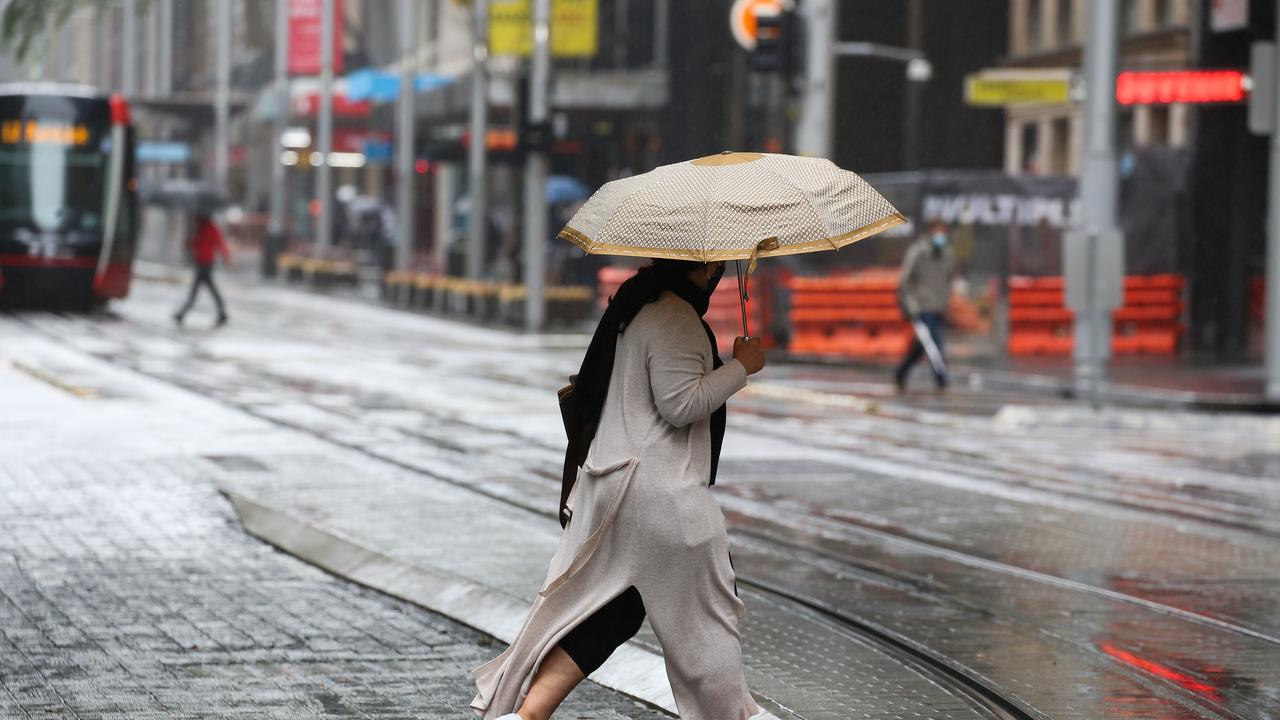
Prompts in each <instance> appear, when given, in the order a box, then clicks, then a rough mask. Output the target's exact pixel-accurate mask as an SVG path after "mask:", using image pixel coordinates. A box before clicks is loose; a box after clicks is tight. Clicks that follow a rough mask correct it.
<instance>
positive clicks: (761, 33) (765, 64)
mask: <svg viewBox="0 0 1280 720" xmlns="http://www.w3.org/2000/svg"><path fill="white" fill-rule="evenodd" d="M795 25H796V23H795V13H794V12H792V11H791V10H782V11H780V12H777V11H772V10H766V11H764V12H757V13H756V47H755V49H754V50H752V51H751V55H750V59H749V67H750V68H751V69H752V70H754V71H755V72H770V73H779V74H781V75H782V76H783V77H790V76H791V73H792V72H793V69H794V68H793V65H794V57H793V56H794V54H795V48H794V47H793V46H794V45H795V40H796V38H795V33H796V26H795Z"/></svg>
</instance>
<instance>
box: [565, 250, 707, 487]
mask: <svg viewBox="0 0 1280 720" xmlns="http://www.w3.org/2000/svg"><path fill="white" fill-rule="evenodd" d="M698 264H699V263H692V262H684V261H670V260H656V261H654V264H653V265H650V266H648V267H643V268H641V269H640V270H639V272H637V273H636V274H635V275H634V276H632V277H631V278H629V279H628V280H627V281H626V282H624V283H622V285H621V287H619V288H618V292H617V293H615V294H614V296H613V297H612V298H610V300H609V307H608V308H606V309H605V311H604V316H603V317H601V318H600V324H599V325H598V326H597V327H596V332H595V335H593V336H592V338H591V344H590V345H588V346H587V354H586V356H584V357H583V358H582V367H581V368H580V369H579V370H578V374H577V375H576V376H575V379H574V385H573V395H572V407H571V408H566V410H567V411H568V413H567V414H566V428H565V429H566V431H568V434H569V449H568V452H567V453H566V454H565V477H566V478H568V477H569V474H570V473H575V474H576V468H578V467H581V466H582V463H583V462H584V461H585V460H586V457H587V451H588V449H590V447H591V441H592V440H593V439H595V436H596V428H597V426H599V424H600V415H601V414H602V413H603V412H604V401H605V397H606V396H607V395H608V393H609V379H610V378H611V377H612V375H613V360H614V356H615V354H616V352H617V349H618V336H619V335H621V334H622V333H623V332H626V329H627V325H629V324H630V323H631V321H632V320H634V319H635V317H636V315H637V314H639V313H640V310H641V309H643V308H644V306H645V305H648V304H649V303H651V302H653V301H655V300H657V299H658V298H659V297H660V296H661V295H662V293H663V292H664V291H667V290H670V291H671V292H673V293H675V294H676V295H677V296H678V297H680V298H681V299H683V300H684V301H685V302H687V303H689V304H690V305H691V306H693V309H694V311H695V312H697V313H698V316H699V318H701V317H702V316H703V315H705V314H706V312H707V306H708V305H710V303H711V293H712V292H713V291H714V290H715V287H716V284H717V283H718V282H719V280H720V276H716V277H714V278H712V279H711V282H710V283H708V288H707V289H706V290H704V289H702V288H700V287H698V286H697V285H694V284H693V282H691V281H690V280H689V272H690V271H691V270H693V269H694V268H696V267H697V265H698ZM702 328H703V329H704V330H706V331H707V342H709V343H710V344H711V358H712V360H711V362H712V366H713V367H715V368H718V367H720V366H722V365H724V361H723V360H721V359H720V353H719V352H717V350H716V336H715V333H714V332H712V331H711V326H710V325H707V322H706V321H705V320H703V321H702ZM725 416H726V412H725V406H723V405H721V406H720V407H719V408H718V409H716V411H715V412H714V413H712V414H711V477H710V478H708V484H710V485H714V484H715V483H716V470H717V468H718V466H719V464H720V448H721V446H722V445H723V444H724V427H725ZM569 418H572V420H570V419H569ZM565 494H566V495H567V493H565ZM564 500H565V498H564V497H562V498H561V502H562V504H563V502H564Z"/></svg>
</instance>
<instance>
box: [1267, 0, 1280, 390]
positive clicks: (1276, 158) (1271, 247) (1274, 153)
mask: <svg viewBox="0 0 1280 720" xmlns="http://www.w3.org/2000/svg"><path fill="white" fill-rule="evenodd" d="M1276 41H1277V42H1278V43H1280V14H1277V16H1276ZM1275 57H1276V62H1277V67H1276V70H1275V72H1273V73H1272V78H1273V80H1274V82H1275V83H1276V89H1275V90H1273V91H1272V96H1271V102H1273V103H1275V104H1276V106H1277V107H1276V108H1275V109H1273V111H1272V114H1271V118H1272V128H1271V177H1270V179H1269V182H1270V185H1269V186H1268V193H1269V194H1270V196H1271V201H1270V208H1269V210H1270V212H1269V213H1268V216H1267V226H1268V227H1267V231H1268V232H1267V297H1266V311H1265V312H1266V335H1265V340H1264V341H1263V353H1264V355H1263V357H1264V359H1263V364H1264V367H1265V375H1266V387H1265V389H1264V392H1265V393H1266V397H1267V399H1268V400H1280V51H1278V52H1276V53H1275Z"/></svg>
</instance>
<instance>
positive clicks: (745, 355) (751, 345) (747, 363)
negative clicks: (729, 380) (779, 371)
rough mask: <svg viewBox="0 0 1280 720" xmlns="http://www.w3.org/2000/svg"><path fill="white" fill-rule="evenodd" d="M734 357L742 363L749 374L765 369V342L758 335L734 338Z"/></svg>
mask: <svg viewBox="0 0 1280 720" xmlns="http://www.w3.org/2000/svg"><path fill="white" fill-rule="evenodd" d="M733 359H734V360H737V361H738V362H740V363H742V367H744V368H746V369H747V374H748V375H755V374H756V373H758V372H760V371H761V370H763V369H764V343H763V342H761V341H760V338H758V337H753V338H748V337H738V338H734V339H733Z"/></svg>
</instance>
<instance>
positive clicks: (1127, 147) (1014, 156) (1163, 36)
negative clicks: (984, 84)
mask: <svg viewBox="0 0 1280 720" xmlns="http://www.w3.org/2000/svg"><path fill="white" fill-rule="evenodd" d="M1117 1H1118V2H1120V3H1121V5H1122V7H1121V9H1120V13H1121V33H1122V34H1121V44H1120V59H1119V64H1120V69H1121V70H1122V71H1123V70H1178V69H1185V68H1188V67H1190V66H1191V62H1192V48H1191V37H1192V25H1193V21H1194V19H1195V13H1194V10H1193V7H1192V6H1193V4H1194V3H1193V0H1117ZM1087 6H1088V0H1009V39H1008V54H1007V56H1006V57H1005V61H1004V63H1003V65H1004V66H1005V67H1009V68H1025V69H1040V68H1071V69H1076V70H1079V69H1080V68H1081V65H1082V63H1083V43H1084V33H1085V11H1086V8H1087ZM1082 111H1083V106H1082V105H1080V104H1065V105H1030V106H1019V107H1012V108H1010V109H1008V110H1007V111H1006V114H1005V131H1004V168H1005V171H1006V172H1008V173H1011V174H1023V173H1025V174H1031V175H1076V174H1078V173H1079V171H1080V165H1079V163H1080V146H1081V142H1082V129H1083V126H1082V124H1081V120H1080V118H1081V113H1082ZM1190 120H1191V108H1189V107H1188V106H1186V105H1165V106H1154V105H1152V106H1140V107H1133V108H1121V109H1120V112H1119V116H1118V118H1117V126H1118V129H1119V143H1120V148H1119V150H1120V152H1121V153H1122V154H1123V153H1125V152H1126V151H1131V150H1135V149H1139V148H1148V147H1162V146H1168V147H1184V146H1186V145H1187V142H1188V140H1189V138H1190Z"/></svg>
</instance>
